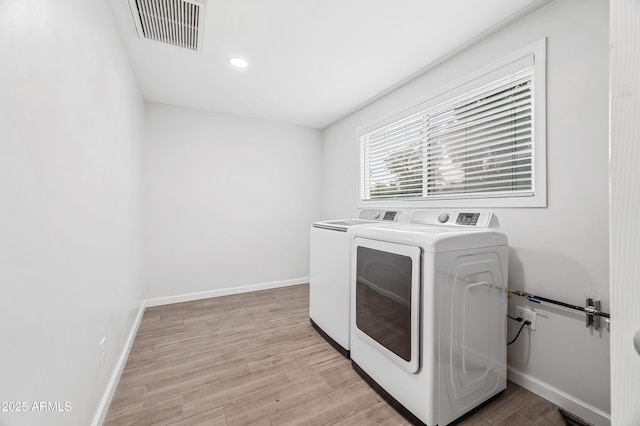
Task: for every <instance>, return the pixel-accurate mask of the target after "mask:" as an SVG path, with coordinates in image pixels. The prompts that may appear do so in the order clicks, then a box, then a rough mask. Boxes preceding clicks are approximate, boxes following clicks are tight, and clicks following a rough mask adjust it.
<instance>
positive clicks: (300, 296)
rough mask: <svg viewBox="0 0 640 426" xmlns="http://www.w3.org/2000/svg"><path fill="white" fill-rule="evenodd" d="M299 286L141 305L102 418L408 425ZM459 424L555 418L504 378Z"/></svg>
mask: <svg viewBox="0 0 640 426" xmlns="http://www.w3.org/2000/svg"><path fill="white" fill-rule="evenodd" d="M308 306H309V287H308V285H299V286H292V287H286V288H280V289H273V290H265V291H259V292H253V293H244V294H238V295H232V296H224V297H218V298H212V299H205V300H198V301H194V302H187V303H178V304H174V305H166V306H158V307H153V308H148V309H147V310H146V311H145V314H144V317H143V319H142V321H141V324H140V328H139V330H138V333H137V335H136V339H135V342H134V344H133V346H132V349H131V353H130V355H129V359H128V361H127V365H126V366H125V369H124V371H123V374H122V377H121V378H120V383H119V385H118V389H117V391H116V394H115V396H114V398H113V401H112V403H111V406H110V408H109V412H108V415H107V418H106V420H105V425H107V426H127V425H135V426H139V425H167V426H187V425H188V426H195V425H212V426H236V425H257V426H261V425H265V426H287V425H296V426H297V425H340V426H351V425H353V426H356V425H357V426H361V425H370V424H378V425H409V424H410V423H409V422H408V421H407V420H406V419H404V418H403V417H402V416H401V415H400V414H398V413H397V412H396V411H395V410H394V409H393V408H391V407H390V406H389V405H388V404H387V403H386V402H385V401H384V400H383V399H382V398H381V397H380V396H379V395H378V394H376V393H375V391H373V390H372V389H371V388H370V387H369V386H368V385H367V384H366V383H365V382H364V381H363V380H362V379H361V378H360V376H358V375H357V374H356V372H355V371H354V370H353V369H352V368H351V364H350V362H349V360H347V359H345V358H344V357H343V356H342V355H340V354H339V353H338V352H336V351H335V350H334V349H333V348H332V347H331V346H330V345H329V344H328V343H327V342H325V341H324V340H323V339H322V337H320V335H318V333H317V332H316V331H315V330H314V329H313V327H312V326H311V325H310V323H309V311H308ZM458 424H459V425H464V426H498V425H501V426H502V425H526V426H530V425H550V426H556V425H557V426H561V425H564V422H563V420H562V418H561V416H560V415H559V413H558V411H557V408H556V406H555V405H553V404H551V403H550V402H548V401H546V400H544V399H542V398H540V397H538V396H537V395H535V394H532V393H531V392H528V391H527V390H525V389H523V388H522V387H520V386H518V385H515V384H513V383H511V382H509V385H508V388H507V390H506V391H505V392H504V393H503V394H502V395H501V396H500V397H498V398H496V399H494V400H493V401H491V402H490V403H488V404H486V405H484V406H482V407H480V408H478V409H476V410H475V411H474V412H472V413H471V414H470V415H468V416H466V417H464V418H463V419H461V420H460V421H458Z"/></svg>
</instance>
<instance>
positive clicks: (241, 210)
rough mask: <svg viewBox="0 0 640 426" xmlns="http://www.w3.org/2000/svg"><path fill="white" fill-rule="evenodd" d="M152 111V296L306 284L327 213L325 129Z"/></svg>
mask: <svg viewBox="0 0 640 426" xmlns="http://www.w3.org/2000/svg"><path fill="white" fill-rule="evenodd" d="M146 110H147V114H146V125H147V136H146V143H145V149H144V155H145V193H146V199H145V255H144V257H145V261H144V265H145V267H144V271H145V281H146V297H147V298H148V299H157V298H167V297H168V298H171V297H174V296H180V295H185V294H191V293H199V292H208V293H211V292H214V293H215V291H218V290H227V289H234V288H236V289H237V288H238V287H243V286H250V285H256V284H264V283H280V282H283V281H284V282H290V281H289V280H302V281H300V282H305V279H306V277H308V275H309V227H310V225H311V222H313V221H314V220H318V219H319V213H320V195H319V193H320V162H321V157H322V155H321V136H320V132H319V131H318V130H313V129H308V128H303V127H294V126H288V125H282V124H276V123H271V122H267V121H259V120H254V119H248V118H242V117H237V116H231V115H224V114H216V113H211V112H205V111H198V110H193V109H186V108H180V107H173V106H168V105H162V104H155V103H148V104H147V108H146ZM174 300H175V299H174Z"/></svg>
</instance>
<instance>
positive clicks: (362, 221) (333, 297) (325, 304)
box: [309, 209, 407, 357]
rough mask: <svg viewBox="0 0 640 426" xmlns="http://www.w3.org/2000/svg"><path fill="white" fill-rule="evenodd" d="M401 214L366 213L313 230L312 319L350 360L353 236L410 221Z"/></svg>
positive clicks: (400, 212)
mask: <svg viewBox="0 0 640 426" xmlns="http://www.w3.org/2000/svg"><path fill="white" fill-rule="evenodd" d="M405 216H406V213H405V212H403V211H401V210H376V209H364V210H361V211H360V213H359V214H358V219H343V220H326V221H320V222H315V223H313V225H312V226H311V249H310V253H311V259H310V271H309V317H310V320H311V324H312V325H313V326H314V327H315V329H316V330H317V331H318V332H319V333H320V334H321V335H322V336H323V337H324V338H325V339H326V340H327V341H328V342H329V343H331V345H333V346H334V347H335V348H336V349H337V350H338V351H339V352H340V353H342V354H343V355H345V356H346V357H349V348H350V325H349V322H350V317H351V316H350V296H351V291H350V279H351V245H352V241H353V236H352V235H351V232H352V231H353V230H354V229H359V228H362V227H366V226H373V225H379V224H380V223H381V222H385V223H389V222H394V223H395V222H399V221H401V220H403V218H404V220H405V222H406V220H407V218H406V217H405Z"/></svg>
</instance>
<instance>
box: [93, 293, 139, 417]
mask: <svg viewBox="0 0 640 426" xmlns="http://www.w3.org/2000/svg"><path fill="white" fill-rule="evenodd" d="M145 307H146V306H145V302H144V301H143V302H142V305H141V306H140V309H138V314H137V315H136V319H135V321H134V322H133V326H132V327H131V330H130V331H129V336H128V337H127V341H126V342H125V345H124V348H122V352H121V353H120V357H119V358H118V362H117V363H116V366H115V368H114V369H113V373H112V374H111V378H110V379H109V384H108V385H107V388H106V390H105V392H104V395H103V396H102V400H101V401H100V405H99V406H98V410H97V411H96V415H95V416H94V418H93V421H92V422H91V426H100V425H102V424H103V423H104V421H105V419H106V417H107V412H108V411H109V406H110V405H111V400H112V399H113V395H115V393H116V389H117V388H118V383H119V382H120V376H121V375H122V371H123V370H124V366H125V365H126V364H127V359H128V358H129V352H130V351H131V347H132V346H133V341H134V340H135V338H136V334H137V333H138V328H139V327H140V322H141V321H142V316H143V315H144V309H145Z"/></svg>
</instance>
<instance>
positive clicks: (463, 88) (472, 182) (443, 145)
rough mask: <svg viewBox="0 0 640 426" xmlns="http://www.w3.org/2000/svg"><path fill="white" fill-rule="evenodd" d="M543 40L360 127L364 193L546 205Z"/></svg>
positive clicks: (369, 198) (379, 197)
mask: <svg viewBox="0 0 640 426" xmlns="http://www.w3.org/2000/svg"><path fill="white" fill-rule="evenodd" d="M537 47H538V51H536V52H533V53H532V52H531V48H529V49H528V53H527V54H526V55H525V56H524V57H523V56H521V53H520V52H519V54H518V55H517V56H519V57H518V58H517V59H515V60H514V59H513V57H510V58H505V60H503V61H502V62H503V63H501V64H500V66H498V67H496V66H495V65H494V67H493V69H492V70H490V71H488V72H487V71H486V70H483V71H482V74H481V75H479V76H477V77H475V78H469V79H467V81H466V82H465V83H463V84H458V85H456V87H454V88H453V89H451V90H448V91H446V92H445V93H444V94H442V95H439V96H437V97H435V98H433V99H432V100H431V101H428V102H426V103H424V104H421V105H419V106H418V107H416V108H413V109H412V110H409V112H407V113H405V114H402V115H400V116H396V117H395V118H394V119H392V120H390V122H387V123H383V124H382V125H376V126H373V128H371V127H370V128H369V129H365V131H363V132H361V135H360V176H361V182H360V195H361V201H362V202H363V203H367V202H369V203H373V202H384V203H394V202H395V203H396V204H397V203H401V202H402V203H405V204H406V203H407V202H411V203H414V202H423V203H432V202H437V201H438V200H440V201H442V202H446V205H449V206H454V205H455V203H456V202H457V203H464V204H458V205H465V206H472V205H476V206H489V205H495V206H521V205H522V206H543V205H546V188H543V187H541V186H543V185H546V183H545V174H546V172H545V170H544V151H545V148H544V133H545V132H544V113H543V111H544V102H545V100H544V90H541V89H544V66H543V65H544V61H543V60H542V59H543V58H541V57H542V54H543V48H544V40H543V41H542V52H540V50H541V49H540V43H538V45H537ZM536 56H537V58H536ZM536 59H537V60H536ZM540 63H542V66H541V64H540ZM538 86H542V87H538ZM443 200H446V201H443ZM470 201H472V202H470ZM432 205H433V204H432ZM440 205H441V204H440Z"/></svg>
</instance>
